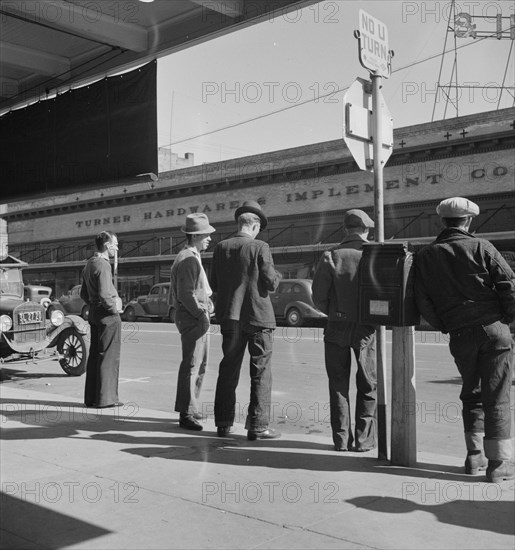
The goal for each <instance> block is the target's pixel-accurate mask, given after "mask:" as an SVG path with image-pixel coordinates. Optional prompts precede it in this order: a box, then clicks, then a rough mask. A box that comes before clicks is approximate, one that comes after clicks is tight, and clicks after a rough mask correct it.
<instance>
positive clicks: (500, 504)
mask: <svg viewBox="0 0 515 550" xmlns="http://www.w3.org/2000/svg"><path fill="white" fill-rule="evenodd" d="M483 487H487V485H483ZM489 487H493V486H492V485H489ZM499 490H500V489H499ZM476 493H477V494H476ZM476 493H472V497H474V496H475V498H471V497H470V496H469V495H465V499H463V500H462V499H461V498H459V499H449V497H447V498H446V497H445V490H444V491H443V492H442V491H440V494H438V492H437V491H433V494H428V496H429V498H428V500H430V499H431V497H436V498H435V500H437V501H438V500H442V499H444V500H446V502H444V503H442V504H440V503H438V504H423V503H418V502H413V501H411V500H407V499H401V498H395V497H383V496H380V495H369V496H361V497H355V498H350V499H348V500H346V502H348V503H349V504H352V505H353V506H356V507H357V508H362V509H364V510H369V511H373V512H384V513H385V514H409V513H411V512H419V511H422V512H428V513H430V514H434V516H435V517H436V519H437V520H438V521H439V522H441V523H446V524H448V525H453V526H456V527H466V528H467V529H479V530H480V531H491V532H493V533H499V534H501V535H510V536H513V535H515V522H514V521H513V517H514V512H515V503H514V502H513V501H505V500H503V501H501V500H498V498H496V496H495V495H496V493H495V492H493V491H488V492H487V491H485V490H484V489H483V490H481V489H479V490H478V491H477V492H476ZM489 493H490V497H488V496H487V495H488V494H489ZM412 494H413V493H412ZM485 496H486V497H487V498H485ZM460 497H461V494H460ZM426 537H427V538H428V539H430V537H431V534H430V533H426ZM451 546H452V545H451Z"/></svg>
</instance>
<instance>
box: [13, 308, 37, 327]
mask: <svg viewBox="0 0 515 550" xmlns="http://www.w3.org/2000/svg"><path fill="white" fill-rule="evenodd" d="M41 320H42V316H41V311H22V312H21V313H18V324H19V325H28V324H30V323H41Z"/></svg>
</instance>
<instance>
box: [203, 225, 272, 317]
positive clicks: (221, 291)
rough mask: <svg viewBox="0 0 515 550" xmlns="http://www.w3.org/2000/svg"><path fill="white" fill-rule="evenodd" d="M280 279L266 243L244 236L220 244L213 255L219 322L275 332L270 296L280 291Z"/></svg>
mask: <svg viewBox="0 0 515 550" xmlns="http://www.w3.org/2000/svg"><path fill="white" fill-rule="evenodd" d="M280 279H281V274H280V273H279V272H278V271H276V270H275V267H274V261H273V259H272V254H271V252H270V248H269V246H268V244H267V243H265V242H264V241H260V240H258V239H253V238H252V237H251V236H250V235H247V234H246V233H244V232H239V233H236V235H235V236H234V237H231V238H229V239H225V240H223V241H220V242H219V243H218V244H217V245H216V246H215V249H214V251H213V267H212V270H211V281H210V282H211V288H212V289H213V292H216V293H217V294H216V304H215V313H216V318H217V320H218V321H219V322H220V323H222V322H224V321H230V320H232V321H239V322H240V323H241V324H242V325H252V326H257V327H264V328H274V327H275V326H276V323H275V315H274V309H273V306H272V302H271V300H270V296H269V295H268V293H269V292H273V291H275V290H276V289H277V286H278V285H279V281H280Z"/></svg>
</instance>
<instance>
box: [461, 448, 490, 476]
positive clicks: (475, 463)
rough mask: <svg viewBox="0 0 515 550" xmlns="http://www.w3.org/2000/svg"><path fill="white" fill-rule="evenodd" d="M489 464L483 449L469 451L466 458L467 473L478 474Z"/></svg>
mask: <svg viewBox="0 0 515 550" xmlns="http://www.w3.org/2000/svg"><path fill="white" fill-rule="evenodd" d="M487 466H488V460H487V458H486V456H485V455H484V453H483V451H479V452H468V453H467V458H466V459H465V473H466V474H469V475H473V476H474V475H476V474H477V473H479V472H480V471H481V470H486V467H487Z"/></svg>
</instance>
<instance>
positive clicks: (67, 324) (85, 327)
mask: <svg viewBox="0 0 515 550" xmlns="http://www.w3.org/2000/svg"><path fill="white" fill-rule="evenodd" d="M71 327H74V328H75V329H76V330H77V332H79V333H80V334H84V335H85V336H87V335H89V332H90V326H89V323H88V322H87V321H85V320H84V319H83V318H82V317H79V316H78V315H65V317H64V322H63V324H62V325H59V326H58V327H55V330H54V331H52V332H51V333H50V334H48V338H49V339H51V342H50V344H48V347H50V348H51V347H54V346H56V345H57V338H58V337H59V334H61V332H63V330H65V329H67V328H71Z"/></svg>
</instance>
